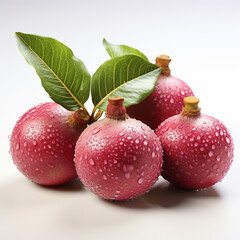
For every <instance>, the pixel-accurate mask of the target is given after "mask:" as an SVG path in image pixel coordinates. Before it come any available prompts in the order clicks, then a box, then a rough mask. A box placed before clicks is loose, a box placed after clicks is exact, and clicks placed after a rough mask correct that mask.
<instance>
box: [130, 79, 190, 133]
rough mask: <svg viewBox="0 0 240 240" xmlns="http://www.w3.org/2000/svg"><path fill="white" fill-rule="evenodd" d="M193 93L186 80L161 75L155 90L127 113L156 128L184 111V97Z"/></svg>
mask: <svg viewBox="0 0 240 240" xmlns="http://www.w3.org/2000/svg"><path fill="white" fill-rule="evenodd" d="M193 95H194V94H193V92H192V90H191V88H190V87H189V86H188V85H187V84H186V83H185V82H184V81H182V80H180V79H178V78H175V77H173V76H164V75H160V77H159V79H158V81H157V83H156V86H155V88H154V90H153V92H152V93H151V94H150V95H149V96H148V97H147V98H146V99H144V100H143V101H142V102H140V103H139V104H137V105H133V106H131V107H128V108H127V113H128V115H129V116H130V117H131V118H135V119H138V120H140V121H142V122H143V123H145V124H147V125H148V126H149V127H150V128H152V129H153V130H155V129H156V128H157V127H158V126H159V125H160V123H161V122H163V121H164V120H165V119H167V118H169V117H172V116H174V115H176V114H179V113H180V112H181V111H182V108H183V107H184V102H183V99H184V97H187V96H193Z"/></svg>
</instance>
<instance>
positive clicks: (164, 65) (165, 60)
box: [156, 55, 171, 76]
mask: <svg viewBox="0 0 240 240" xmlns="http://www.w3.org/2000/svg"><path fill="white" fill-rule="evenodd" d="M170 62H171V58H170V57H169V56H167V55H160V56H157V58H156V65H158V66H159V67H161V69H162V71H161V75H165V76H169V75H170V73H171V70H170V68H169V66H168V65H169V63H170Z"/></svg>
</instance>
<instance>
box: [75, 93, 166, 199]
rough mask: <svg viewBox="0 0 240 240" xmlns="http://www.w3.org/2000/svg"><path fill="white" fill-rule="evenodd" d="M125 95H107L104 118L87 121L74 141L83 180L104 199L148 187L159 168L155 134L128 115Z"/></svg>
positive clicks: (137, 192) (122, 196)
mask: <svg viewBox="0 0 240 240" xmlns="http://www.w3.org/2000/svg"><path fill="white" fill-rule="evenodd" d="M123 101H124V99H123V98H121V97H112V98H110V99H109V104H108V107H107V114H106V118H104V119H102V120H100V121H98V122H95V123H93V124H92V125H90V126H89V127H88V128H87V129H86V130H85V131H84V132H83V133H82V134H81V136H80V138H79V140H78V141H77V144H76V155H75V165H76V169H77V173H78V175H79V177H80V179H81V181H82V183H83V184H84V185H85V186H86V187H88V189H89V190H90V191H92V192H93V193H95V194H96V195H98V196H99V197H101V198H104V199H115V200H126V199H130V198H135V197H137V196H139V195H140V194H143V193H144V192H146V191H148V190H149V189H150V187H151V186H152V185H153V184H154V183H155V182H156V180H157V179H158V176H159V174H160V171H161V169H162V148H161V144H160V142H159V140H158V138H157V136H156V134H155V133H154V132H153V131H152V130H151V129H150V128H149V127H148V126H147V125H145V124H143V123H142V122H140V121H137V120H135V119H131V118H129V117H128V115H127V114H126V109H125V108H124V106H123Z"/></svg>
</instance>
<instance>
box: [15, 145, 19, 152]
mask: <svg viewBox="0 0 240 240" xmlns="http://www.w3.org/2000/svg"><path fill="white" fill-rule="evenodd" d="M15 149H16V150H17V151H18V150H19V149H20V144H19V143H17V144H16V147H15Z"/></svg>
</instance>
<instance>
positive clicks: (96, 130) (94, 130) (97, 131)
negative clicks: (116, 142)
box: [92, 127, 100, 135]
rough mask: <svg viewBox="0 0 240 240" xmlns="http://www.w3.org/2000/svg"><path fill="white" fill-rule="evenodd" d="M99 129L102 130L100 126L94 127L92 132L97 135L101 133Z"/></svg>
mask: <svg viewBox="0 0 240 240" xmlns="http://www.w3.org/2000/svg"><path fill="white" fill-rule="evenodd" d="M99 131H100V128H98V127H97V128H94V129H93V131H92V134H93V135H95V134H97V133H99Z"/></svg>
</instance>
